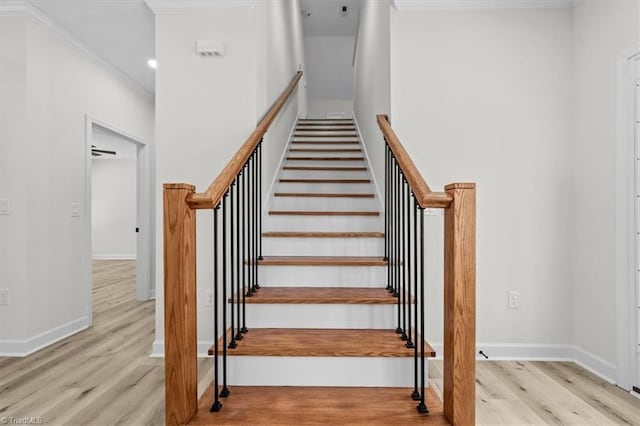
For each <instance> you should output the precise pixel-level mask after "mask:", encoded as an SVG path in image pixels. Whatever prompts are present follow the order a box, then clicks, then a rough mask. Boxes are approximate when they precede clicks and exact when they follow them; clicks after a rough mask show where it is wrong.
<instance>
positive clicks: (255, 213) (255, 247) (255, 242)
mask: <svg viewBox="0 0 640 426" xmlns="http://www.w3.org/2000/svg"><path fill="white" fill-rule="evenodd" d="M253 187H254V190H253V291H258V290H259V289H260V286H259V285H258V240H259V239H260V238H259V236H258V232H259V231H258V220H259V219H258V197H259V194H258V147H256V149H255V150H254V151H253Z"/></svg>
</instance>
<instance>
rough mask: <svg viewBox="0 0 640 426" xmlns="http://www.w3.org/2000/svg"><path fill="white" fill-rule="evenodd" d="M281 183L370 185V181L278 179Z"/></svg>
mask: <svg viewBox="0 0 640 426" xmlns="http://www.w3.org/2000/svg"><path fill="white" fill-rule="evenodd" d="M280 182H282V183H371V180H370V179H280Z"/></svg>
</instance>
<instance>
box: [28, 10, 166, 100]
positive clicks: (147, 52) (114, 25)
mask: <svg viewBox="0 0 640 426" xmlns="http://www.w3.org/2000/svg"><path fill="white" fill-rule="evenodd" d="M29 3H30V4H31V5H33V6H34V7H35V8H37V9H38V10H40V11H41V12H42V13H43V14H44V15H46V16H47V17H48V18H49V19H50V20H51V21H53V22H54V23H55V24H57V25H58V26H59V27H61V28H62V29H64V30H65V31H66V32H67V33H69V34H70V35H71V36H72V37H73V38H75V39H76V40H78V41H79V42H80V43H81V44H82V45H84V46H86V47H87V48H88V49H89V50H91V51H93V52H94V53H96V54H97V55H98V56H100V57H101V58H102V59H104V60H105V61H106V62H108V63H109V64H111V65H112V66H114V67H115V68H117V69H118V70H120V71H122V72H123V73H124V74H126V75H127V76H129V77H130V78H131V79H132V80H133V81H135V82H136V83H138V84H139V85H140V86H142V87H143V88H144V89H145V90H146V91H147V92H149V93H154V92H155V75H154V72H153V70H152V69H151V68H149V66H148V65H147V61H148V60H149V59H151V58H153V57H154V56H155V43H154V41H155V29H154V28H155V17H154V15H153V13H152V12H151V10H149V8H148V6H147V5H146V3H145V2H144V0H29Z"/></svg>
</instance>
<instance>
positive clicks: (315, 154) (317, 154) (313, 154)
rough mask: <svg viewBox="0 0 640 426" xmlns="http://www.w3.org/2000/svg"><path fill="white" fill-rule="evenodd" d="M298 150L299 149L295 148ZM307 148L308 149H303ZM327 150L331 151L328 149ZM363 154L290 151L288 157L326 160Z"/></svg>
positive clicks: (361, 154)
mask: <svg viewBox="0 0 640 426" xmlns="http://www.w3.org/2000/svg"><path fill="white" fill-rule="evenodd" d="M295 148H298V147H295ZM303 148H306V147H303ZM326 149H329V147H327V148H326ZM362 156H363V153H362V151H360V152H342V151H341V152H300V151H293V152H292V151H289V152H287V157H313V158H326V157H339V158H344V157H362Z"/></svg>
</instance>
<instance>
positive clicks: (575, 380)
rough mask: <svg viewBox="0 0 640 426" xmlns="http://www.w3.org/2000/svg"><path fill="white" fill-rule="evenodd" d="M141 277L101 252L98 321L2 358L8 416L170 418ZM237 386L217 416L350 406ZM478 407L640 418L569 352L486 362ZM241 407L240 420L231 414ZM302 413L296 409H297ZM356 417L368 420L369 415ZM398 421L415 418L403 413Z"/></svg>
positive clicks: (282, 415)
mask: <svg viewBox="0 0 640 426" xmlns="http://www.w3.org/2000/svg"><path fill="white" fill-rule="evenodd" d="M134 279H135V264H134V263H133V262H131V261H99V262H96V263H95V268H94V283H95V285H94V325H93V327H92V328H91V329H89V330H86V331H84V332H82V333H78V334H76V335H74V336H71V337H69V338H67V339H64V340H62V341H60V342H58V343H56V344H54V345H52V346H50V347H48V348H46V349H44V350H41V351H39V352H37V353H35V354H33V355H31V356H29V357H25V358H0V419H1V418H3V417H4V418H7V417H15V418H21V417H25V416H36V417H37V416H42V417H43V421H44V424H46V425H70V426H76V425H115V424H123V425H162V424H164V372H163V363H162V360H161V359H152V358H149V353H150V348H151V343H152V342H153V334H154V302H145V303H139V302H136V300H135V285H134ZM211 368H212V363H211V360H209V359H206V360H201V361H200V363H199V377H200V386H199V389H200V391H201V392H204V391H205V389H207V387H208V385H209V384H210V379H211V377H212V373H211ZM441 370H442V363H441V362H439V361H431V362H430V363H429V372H430V376H431V386H432V389H433V390H434V391H435V392H436V393H438V394H439V396H440V397H441V389H442V373H441ZM209 389H210V387H209ZM231 389H232V394H231V396H230V397H229V398H228V399H227V400H226V401H223V402H224V404H225V406H224V408H223V414H222V416H221V419H220V420H221V421H220V423H219V424H233V423H234V422H235V424H248V423H251V424H313V423H316V424H319V423H321V422H319V421H318V419H322V418H323V417H322V416H337V415H339V413H340V410H341V408H342V407H344V405H343V404H341V403H338V402H336V403H332V404H330V403H323V404H321V406H319V407H317V409H316V408H315V406H314V407H306V406H302V407H301V408H300V409H299V410H297V409H295V407H296V405H295V403H293V405H290V407H291V408H292V409H293V411H294V412H292V410H282V411H278V410H277V409H276V408H277V406H276V405H274V406H260V407H259V406H257V401H253V402H252V404H251V405H252V406H253V407H254V408H255V410H254V411H252V412H251V413H247V412H246V410H245V412H244V414H242V412H241V411H240V410H244V409H245V408H246V407H247V406H248V404H247V403H246V399H245V398H242V394H243V392H244V390H243V389H242V388H234V387H232V388H231ZM263 390H264V388H262V389H258V390H257V392H261V391H263ZM279 394H280V393H278V392H276V393H275V395H273V396H272V397H273V398H276V399H277V395H279ZM345 398H346V396H345ZM407 399H408V398H407ZM205 400H206V399H205ZM338 400H339V399H338V398H336V401H338ZM323 401H324V400H323ZM367 401H370V402H371V403H372V406H373V407H378V408H377V409H380V410H384V411H385V413H389V414H391V411H390V410H393V407H394V406H395V405H394V404H389V403H388V402H389V401H384V400H381V399H380V397H379V396H378V395H376V396H374V397H372V398H368V399H367ZM289 404H292V403H291V402H289ZM414 405H415V404H414V402H413V401H411V400H407V401H406V406H407V408H408V410H409V412H408V413H407V416H413V415H414V413H415V408H414ZM476 407H477V408H476V410H477V423H478V424H480V425H545V424H580V425H592V424H594V425H595V424H608V425H640V400H638V399H636V398H634V397H633V396H631V395H629V394H628V393H626V392H625V391H623V390H621V389H619V388H617V387H615V386H613V385H610V384H607V383H605V382H603V381H602V380H601V379H599V378H598V377H596V376H594V375H593V374H591V373H589V372H587V371H586V370H584V369H582V368H580V367H578V366H577V365H575V364H573V363H564V362H521V361H518V362H515V361H514V362H506V361H504V362H492V361H482V362H478V364H477V400H476ZM402 408H403V409H404V407H402ZM377 409H376V410H377ZM265 410H268V411H265ZM387 410H389V411H387ZM373 412H374V411H371V413H373ZM234 413H235V414H237V415H238V417H237V420H234V421H231V420H229V419H230V417H231V415H232V414H234ZM295 413H297V414H298V417H295V418H294V417H291V416H293V415H294V414H295ZM242 416H248V417H242ZM250 416H253V417H251V419H252V421H249V420H248V419H249V417H250ZM363 416H366V413H365V414H363ZM324 418H325V419H329V418H330V417H324ZM334 418H335V419H340V417H334ZM350 420H353V422H352V423H353V424H357V423H367V420H368V418H367V417H362V418H361V419H358V418H354V419H350ZM401 420H402V421H401ZM328 423H329V422H325V424H328ZM340 423H342V424H344V421H339V420H336V421H335V422H333V424H340ZM389 423H394V422H389ZM395 423H396V424H406V423H409V421H404V419H401V418H400V417H398V418H397V421H396V422H395ZM200 424H201V423H200Z"/></svg>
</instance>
